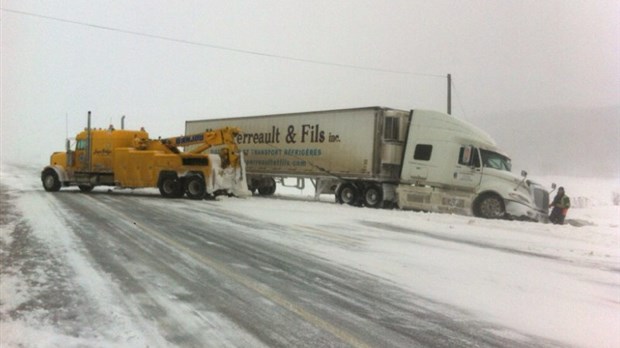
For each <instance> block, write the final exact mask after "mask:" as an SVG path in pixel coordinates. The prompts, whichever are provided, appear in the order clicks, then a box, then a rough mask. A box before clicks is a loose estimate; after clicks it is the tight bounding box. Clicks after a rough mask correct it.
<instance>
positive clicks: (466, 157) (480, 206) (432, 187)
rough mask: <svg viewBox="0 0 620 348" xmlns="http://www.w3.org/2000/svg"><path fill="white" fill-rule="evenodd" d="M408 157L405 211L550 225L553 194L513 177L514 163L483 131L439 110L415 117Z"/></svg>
mask: <svg viewBox="0 0 620 348" xmlns="http://www.w3.org/2000/svg"><path fill="white" fill-rule="evenodd" d="M407 139H408V140H407V141H408V144H407V146H406V150H405V153H404V160H403V166H402V171H401V185H399V186H398V187H397V189H396V190H397V197H398V205H399V206H400V208H402V209H414V210H423V211H438V212H446V213H458V214H463V215H474V216H478V217H484V218H509V219H522V220H533V221H540V222H546V221H547V220H548V209H549V208H548V206H549V193H548V192H547V190H546V189H545V188H544V187H543V186H541V185H539V184H537V183H534V182H532V181H530V180H527V179H526V177H527V173H526V172H525V171H522V172H521V177H519V176H517V175H515V174H513V173H511V163H510V158H509V157H508V156H507V155H506V154H504V153H503V152H502V151H501V150H500V149H498V148H497V147H496V145H495V142H494V141H493V139H492V138H491V137H490V136H489V135H488V134H486V133H485V132H483V131H481V130H480V129H478V128H476V127H474V126H472V125H470V124H469V123H466V122H464V121H462V120H459V119H457V118H454V117H451V116H448V115H446V114H442V113H439V112H433V111H422V110H416V111H414V112H413V117H412V119H411V124H410V127H409V132H408V137H407Z"/></svg>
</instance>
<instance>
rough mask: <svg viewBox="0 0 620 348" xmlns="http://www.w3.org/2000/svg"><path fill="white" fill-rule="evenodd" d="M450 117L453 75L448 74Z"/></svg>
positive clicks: (449, 113)
mask: <svg viewBox="0 0 620 348" xmlns="http://www.w3.org/2000/svg"><path fill="white" fill-rule="evenodd" d="M448 115H452V74H448Z"/></svg>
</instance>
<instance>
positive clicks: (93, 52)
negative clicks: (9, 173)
mask: <svg viewBox="0 0 620 348" xmlns="http://www.w3.org/2000/svg"><path fill="white" fill-rule="evenodd" d="M1 6H2V9H3V10H2V13H1V15H2V18H1V29H2V37H1V44H2V47H1V58H2V67H1V68H2V70H1V83H2V105H1V111H2V152H1V156H2V161H16V160H19V161H24V162H28V163H40V164H41V166H43V165H45V164H46V163H47V162H48V160H49V155H50V154H51V152H52V151H55V150H63V148H64V138H65V136H66V133H67V129H68V133H69V135H70V136H74V135H75V133H76V132H77V131H79V130H80V129H82V128H83V127H84V125H85V122H86V113H87V111H88V110H91V111H92V112H93V115H94V120H93V122H94V125H95V126H98V127H107V125H108V124H109V123H110V122H112V123H114V124H116V125H117V126H118V125H119V124H120V118H121V116H122V115H126V116H127V119H126V125H127V128H137V127H140V126H144V127H146V129H147V130H148V131H149V132H150V133H151V136H152V137H157V136H164V137H168V136H174V135H178V134H181V133H183V132H184V125H185V121H186V120H194V119H206V118H215V117H217V118H220V117H232V116H245V115H258V114H272V113H284V112H300V111H309V110H324V109H336V108H349V107H362V106H373V105H381V106H388V107H394V108H401V109H414V108H423V109H435V110H442V111H445V109H446V88H447V87H446V78H445V76H446V74H448V73H451V74H452V76H453V78H454V88H455V89H454V93H455V94H454V98H455V99H454V100H453V114H454V115H455V117H459V118H463V119H465V120H467V121H469V122H471V123H473V124H475V125H477V126H479V127H480V128H482V129H484V130H486V131H487V132H488V133H490V134H491V136H493V137H494V138H496V140H497V142H498V144H499V145H500V146H501V147H504V148H505V150H506V151H507V152H508V153H509V154H512V156H513V160H514V162H515V163H518V164H519V165H520V166H519V168H517V169H520V167H526V168H527V167H529V168H528V169H530V173H531V174H534V173H532V171H533V170H539V171H546V172H545V173H538V174H540V175H546V174H562V173H565V171H564V169H563V168H564V166H565V163H566V162H565V160H566V157H569V158H570V157H574V156H586V157H588V158H590V159H591V160H592V158H597V157H596V156H597V155H598V154H599V153H600V154H601V156H602V157H601V159H602V162H604V163H605V165H604V166H602V167H601V168H602V169H601V170H600V171H604V172H605V173H603V174H604V175H610V174H612V175H617V176H618V175H620V168H619V164H618V163H619V162H618V161H619V160H618V159H617V158H619V157H620V156H617V155H618V154H619V147H620V143H619V140H618V139H619V138H620V126H619V124H620V122H619V121H618V120H619V119H620V114H619V110H620V0H613V1H604V0H595V1H593V0H589V1H571V0H562V1H547V0H542V1H541V0H537V1H499V0H498V1H467V0H462V1H413V0H403V1H395V0H381V1H379V0H377V1H361V0H360V1H333V0H331V1H322V0H321V1H317V0H313V1H308V0H305V1H143V0H136V1H131V0H124V1H95V0H89V1H81V0H72V1H70V0H67V1H29V0H19V1H15V0H3V1H2V5H1ZM320 62H322V63H328V64H319V63H320ZM567 112H570V113H571V115H572V116H571V117H570V119H569V120H568V121H570V123H569V124H566V123H567V120H566V119H564V118H563V117H562V114H563V113H567ZM591 114H596V115H597V116H596V117H597V122H592V121H591V118H590V117H589V116H588V115H591ZM580 115H582V116H580ZM66 120H68V122H67V121H66ZM538 120H540V121H541V123H540V125H541V127H542V126H543V125H544V127H549V128H548V129H533V128H532V127H538V126H537V124H538ZM556 126H557V127H562V128H561V132H559V133H558V132H554V131H553V128H554V127H556ZM563 134H564V135H563ZM566 134H568V135H566ZM576 134H582V135H583V137H580V138H577V139H576V138H575V135H576ZM554 137H556V138H557V137H560V138H570V139H563V140H562V141H559V140H558V141H554V139H553V138H554ZM565 144H568V145H566V148H567V150H566V151H572V152H571V153H566V151H565V150H563V149H562V147H563V146H564V145H565ZM575 144H577V145H578V146H575ZM570 146H573V147H574V148H575V149H574V150H570V149H568V148H569V147H570ZM609 147H611V149H609ZM532 152H535V153H532ZM593 155H594V156H593ZM605 156H608V157H609V158H607V157H605ZM614 157H615V159H614ZM550 163H556V164H555V165H551V164H550ZM588 163H589V162H583V164H581V165H582V166H583V167H584V168H580V167H579V166H580V164H579V163H577V164H575V163H574V161H571V164H570V166H571V171H570V173H569V174H575V173H573V172H576V174H579V173H581V172H583V173H584V174H586V175H589V174H591V172H592V165H591V164H588ZM586 167H587V168H586ZM575 168H576V170H575ZM596 171H598V169H597V170H596ZM600 171H599V172H600Z"/></svg>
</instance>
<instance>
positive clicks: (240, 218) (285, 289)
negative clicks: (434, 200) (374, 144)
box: [0, 166, 620, 347]
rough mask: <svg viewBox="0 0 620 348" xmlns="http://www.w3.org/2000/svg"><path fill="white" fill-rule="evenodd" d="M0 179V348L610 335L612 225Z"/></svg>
mask: <svg viewBox="0 0 620 348" xmlns="http://www.w3.org/2000/svg"><path fill="white" fill-rule="evenodd" d="M2 171H3V172H2V185H1V186H0V187H1V189H2V191H1V192H2V233H1V235H2V237H1V238H0V247H1V248H0V251H1V254H0V256H1V260H0V262H1V265H2V273H1V276H2V285H1V290H2V291H1V293H0V301H1V302H0V320H1V328H0V334H1V341H0V342H1V343H2V346H3V347H4V346H7V347H12V346H19V345H24V346H36V347H39V346H63V347H65V346H103V347H107V346H131V347H145V346H151V347H166V346H183V347H185V346H187V347H204V346H212V347H227V346H229V347H261V346H268V347H292V346H295V347H349V346H354V347H412V346H429V347H454V346H459V347H461V346H498V347H499V346H511V347H519V346H522V347H525V346H527V347H531V346H541V347H547V346H567V345H575V346H586V347H587V346H592V347H604V346H610V347H611V346H618V345H619V344H620V334H618V333H617V328H618V327H619V325H620V265H619V250H618V249H619V248H618V240H619V239H618V232H619V230H618V224H617V221H613V220H612V222H611V223H610V222H608V221H607V220H605V222H604V223H603V224H597V225H595V226H586V227H582V228H576V227H572V226H551V225H542V224H533V223H522V222H506V221H485V220H479V219H472V218H467V217H460V216H449V215H438V214H422V213H412V212H404V211H386V210H372V209H359V208H352V207H347V206H339V205H336V204H333V203H329V202H311V201H304V200H298V199H292V197H290V196H281V197H276V198H274V199H264V198H257V197H254V198H249V199H234V198H231V199H224V200H219V201H190V200H185V199H180V200H169V199H163V198H160V197H159V196H158V194H157V193H155V191H152V190H140V191H130V190H118V191H117V190H115V191H113V192H107V190H105V189H97V190H95V191H94V192H92V193H90V194H82V193H80V192H79V191H77V190H73V189H63V190H62V191H61V192H58V193H54V194H50V193H46V192H44V191H43V190H42V188H41V187H40V181H39V179H38V176H37V175H38V172H37V171H36V170H32V169H30V168H15V167H6V166H5V167H3V168H2ZM608 208H610V209H609V210H610V212H609V213H608V214H607V215H606V216H612V217H613V214H617V213H618V210H617V207H608ZM614 209H615V210H614Z"/></svg>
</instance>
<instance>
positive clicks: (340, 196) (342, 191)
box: [336, 182, 360, 206]
mask: <svg viewBox="0 0 620 348" xmlns="http://www.w3.org/2000/svg"><path fill="white" fill-rule="evenodd" d="M336 201H337V202H338V203H341V204H348V205H354V206H357V205H359V203H360V191H359V190H358V189H357V187H356V186H355V185H353V184H352V183H348V182H347V183H344V184H342V185H340V186H338V189H337V190H336Z"/></svg>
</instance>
